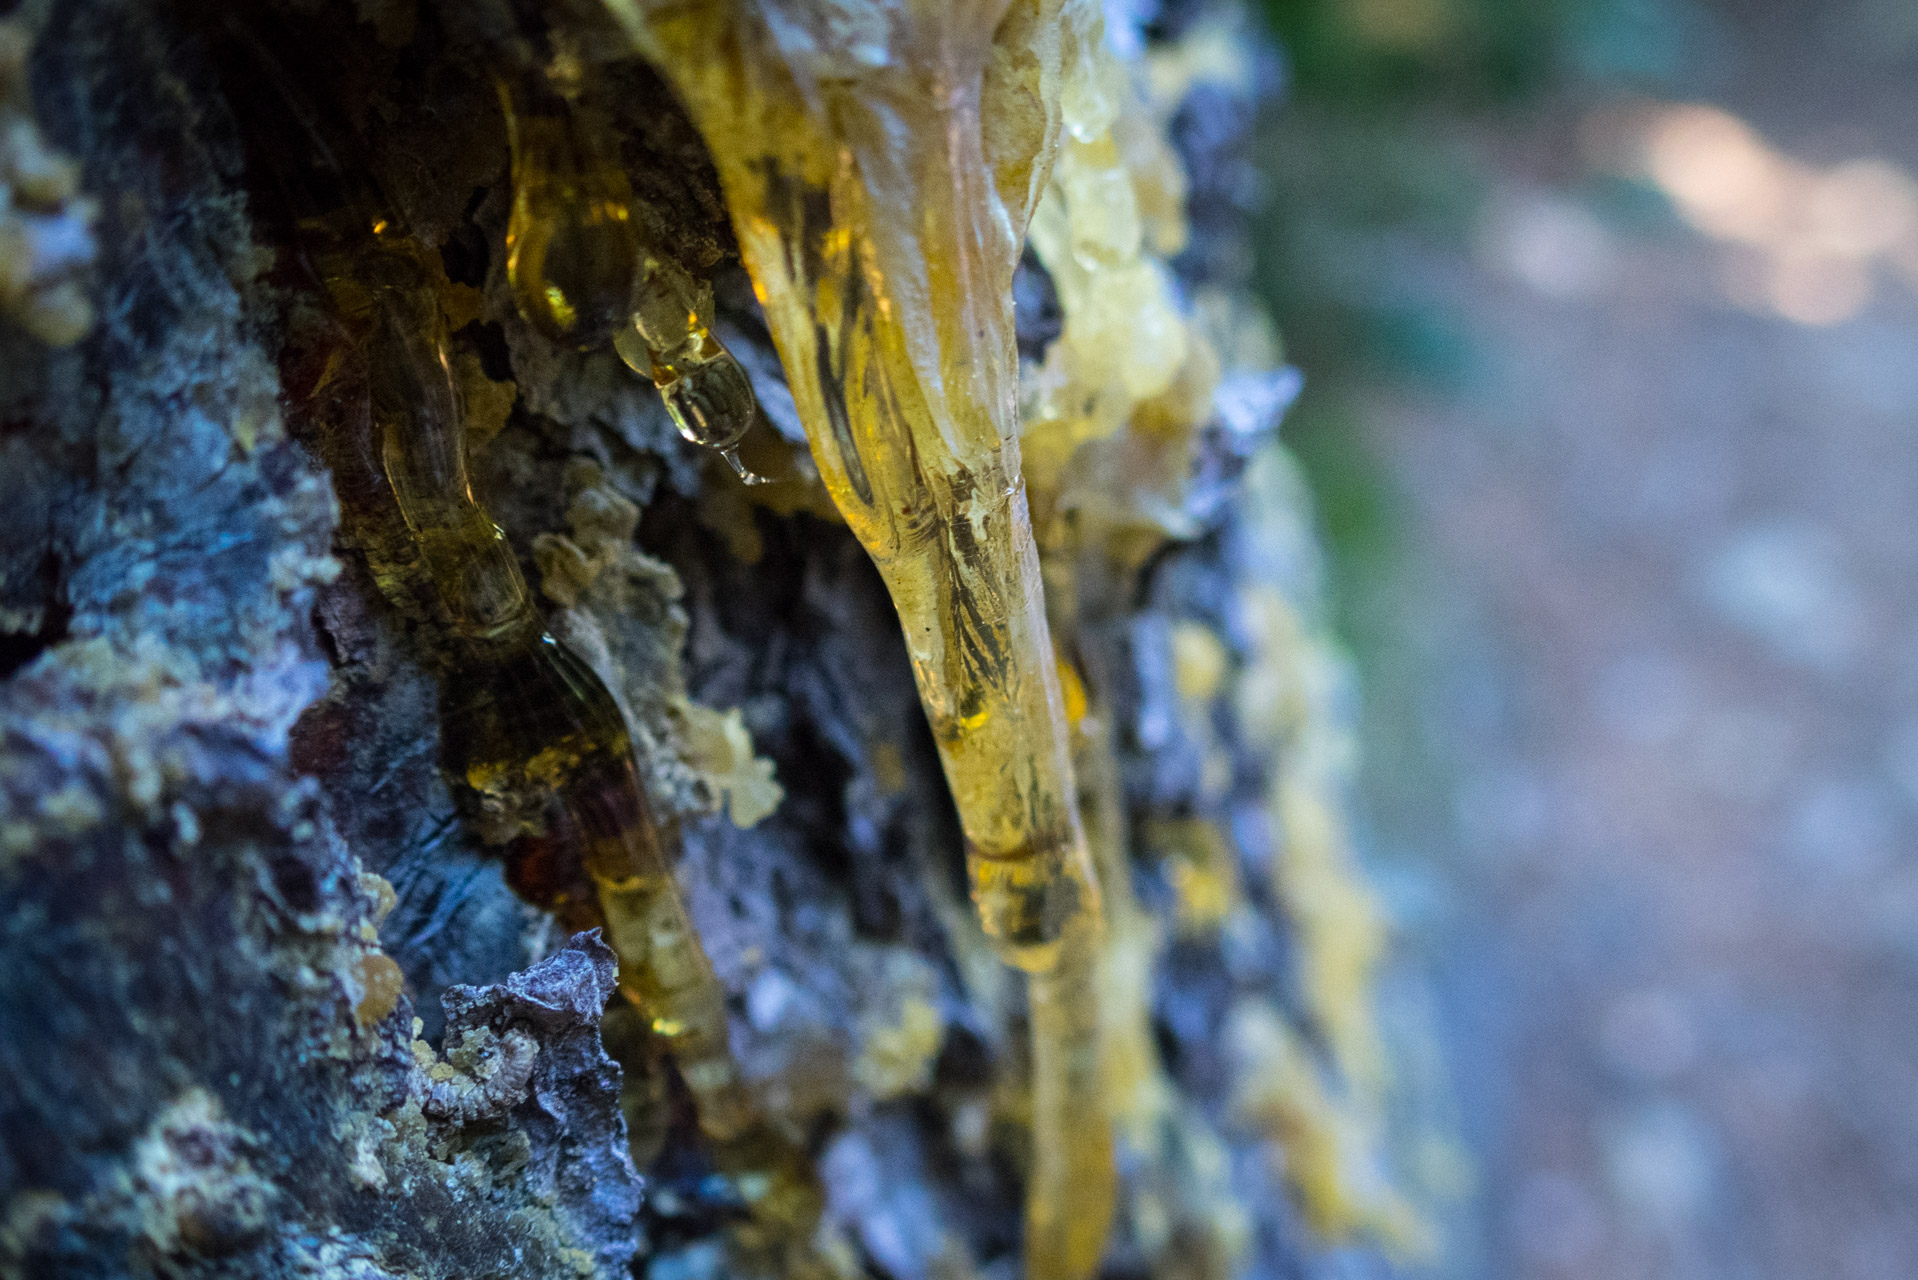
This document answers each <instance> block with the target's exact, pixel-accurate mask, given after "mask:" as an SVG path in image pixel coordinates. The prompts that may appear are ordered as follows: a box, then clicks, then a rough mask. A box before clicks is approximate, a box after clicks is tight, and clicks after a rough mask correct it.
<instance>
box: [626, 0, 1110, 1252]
mask: <svg viewBox="0 0 1918 1280" xmlns="http://www.w3.org/2000/svg"><path fill="white" fill-rule="evenodd" d="M613 8H614V11H615V12H616V13H617V14H618V15H619V16H620V17H621V19H622V20H623V21H625V22H626V24H627V25H628V27H629V29H630V30H631V32H632V34H633V35H634V37H635V39H636V41H637V42H638V43H639V45H640V47H641V48H642V49H643V50H644V51H645V52H647V53H648V55H649V56H650V57H651V58H652V60H653V62H654V63H655V64H656V65H657V66H659V67H660V68H661V69H662V70H663V71H664V72H665V73H666V74H667V75H668V76H669V77H670V78H671V79H672V81H673V83H674V84H675V86H676V87H677V88H678V90H679V92H680V94H681V96H682V97H683V98H684V99H685V101H686V104H687V106H688V108H689V109H690V111H691V113H692V115H693V118H694V121H695V123H696V124H697V125H698V126H699V128H700V131H701V132H702V134H703V135H704V136H705V139H706V142H707V145H708V146H709V148H710V149H711V150H712V152H713V156H714V159H715V161H716V163H717V165H718V168H719V173H720V179H721V183H722V185H723V186H724V188H725V194H726V200H727V204H728V207H729V210H730V212H731V214H732V220H733V226H734V230H735V231H736V233H737V234H738V237H739V242H740V248H741V252H742V254H743V255H744V257H745V260H746V265H747V267H748V269H749V270H750V271H751V272H752V276H753V281H754V284H755V287H756V289H757V291H758V294H759V298H760V301H761V303H762V305H763V306H764V307H765V311H766V317H767V322H768V324H769V326H770V327H771V329H772V333H773V339H774V341H775V343H776V344H777V345H778V347H779V353H780V357H781V360H782V362H783V364H784V366H785V369H786V374H787V378H788V381H789V382H790V383H791V386H792V390H793V397H794V399H795V401H796V402H797V404H798V406H799V412H800V417H801V420H802V421H803V422H804V424H805V427H806V432H807V436H808V438H809V440H810V441H811V444H812V451H813V458H814V460H815V462H816V463H817V465H818V467H819V471H820V474H821V476H822V477H823V478H824V480H825V482H826V486H827V488H828V489H829V490H830V492H831V493H832V496H833V500H834V502H835V504H836V505H837V506H838V508H839V510H840V512H841V514H842V515H844V517H845V519H846V522H847V524H848V525H849V526H851V528H852V529H853V531H854V533H855V534H856V535H857V536H858V537H859V540H860V542H861V543H862V544H863V545H864V546H865V548H866V550H867V552H868V553H869V554H870V555H871V556H872V558H873V561H874V562H875V564H877V566H878V568H879V572H880V574H881V575H882V577H883V578H884V579H885V582H886V586H887V589H888V590H889V591H890V593H891V595H892V600H893V604H894V606H895V608H896V609H897V610H898V613H899V619H900V623H901V625H902V627H903V629H904V632H905V638H906V645H907V649H908V651H909V652H910V654H911V657H912V664H913V673H914V676H915V678H916V680H917V683H918V687H919V695H920V700H921V702H922V703H923V705H924V707H925V711H926V716H927V718H928V720H929V721H930V722H931V725H932V729H933V735H934V738H935V740H936V742H937V744H938V747H939V752H940V756H941V759H942V761H943V763H944V766H945V772H946V778H947V781H948V784H949V785H950V786H951V788H952V794H953V799H954V801H955V802H956V805H957V808H958V811H959V819H960V823H961V825H962V827H963V829H964V832H965V837H966V860H967V867H968V871H969V875H970V878H971V883H972V895H973V900H974V902H975V903H976V905H977V908H978V911H979V916H980V920H981V923H982V924H983V925H984V927H985V930H986V932H987V934H988V935H990V936H991V937H992V938H993V939H994V941H995V943H996V945H997V946H998V948H999V951H1000V954H1001V955H1002V956H1003V958H1004V959H1005V960H1006V961H1007V962H1008V963H1011V964H1013V965H1016V966H1018V967H1019V968H1022V969H1025V970H1027V971H1028V972H1029V973H1031V974H1032V975H1033V980H1032V982H1031V984H1030V988H1029V990H1030V1007H1031V1023H1032V1035H1033V1055H1032V1061H1033V1126H1032V1127H1033V1135H1032V1139H1033V1160H1032V1165H1031V1177H1030V1182H1029V1186H1028V1191H1027V1212H1026V1221H1027V1240H1026V1261H1027V1274H1028V1276H1030V1277H1032V1280H1055V1278H1056V1280H1072V1278H1076V1277H1081V1276H1085V1275H1089V1274H1090V1273H1091V1272H1092V1270H1093V1269H1094V1268H1095V1267H1096V1266H1097V1264H1098V1260H1099V1254H1100V1252H1101V1249H1102V1248H1103V1245H1104V1241H1105V1236H1106V1232H1107V1229H1108V1226H1109V1222H1110V1218H1111V1212H1112V1189H1113V1176H1112V1172H1111V1162H1112V1145H1111V1136H1110V1127H1109V1122H1108V1120H1107V1112H1106V1100H1105V1094H1104V1090H1103V1085H1102V1081H1101V1080H1100V1073H1099V1068H1098V1062H1099V1052H1100V1040H1099V1031H1098V1028H1099V1014H1098V1004H1097V999H1096V982H1095V976H1094V975H1095V972H1096V970H1095V964H1096V957H1097V953H1098V949H1099V945H1100V944H1099V941H1098V937H1099V932H1100V928H1101V925H1100V908H1099V898H1098V887H1097V884H1098V882H1097V879H1096V877H1095V875H1094V872H1093V869H1092V863H1091V860H1090V857H1089V855H1088V850H1087V847H1086V840H1085V834H1084V830H1083V827H1082V824H1081V822H1080V818H1079V812H1078V802H1077V794H1076V790H1075V786H1074V783H1073V775H1072V761H1071V755H1070V750H1071V749H1070V742H1069V738H1068V730H1067V724H1066V715H1065V710H1064V705H1063V701H1062V697H1061V691H1060V687H1059V680H1058V676H1057V673H1056V668H1055V665H1054V657H1053V650H1052V641H1051V637H1050V634H1049V632H1048V629H1047V624H1046V615H1045V601H1044V593H1043V590H1042V587H1041V582H1040V576H1039V565H1038V557H1037V552H1036V548H1035V546H1034V543H1033V538H1032V530H1031V527H1030V523H1029V518H1028V514H1027V508H1026V496H1025V487H1024V481H1023V479H1022V476H1021V472H1020V464H1019V447H1018V434H1017V418H1016V412H1015V392H1016V381H1017V361H1016V358H1015V355H1014V349H1013V334H1012V301H1011V283H1012V272H1013V268H1014V266H1015V264H1016V263H1017V260H1018V255H1019V246H1020V240H1021V238H1022V236H1023V234H1024V229H1025V222H1026V219H1027V217H1028V216H1029V214H1030V212H1031V208H1032V204H1033V201H1034V200H1035V199H1036V197H1037V193H1038V191H1039V189H1040V187H1041V186H1042V185H1043V182H1044V172H1045V168H1046V163H1047V160H1048V157H1049V154H1050V147H1051V145H1052V142H1053V140H1054V137H1055V135H1056V130H1057V117H1058V112H1057V108H1056V105H1055V97H1056V93H1057V89H1058V79H1059V66H1060V61H1061V59H1062V57H1063V56H1064V52H1065V46H1066V44H1067V37H1068V35H1069V31H1068V28H1067V24H1065V23H1063V22H1061V20H1060V12H1061V6H1060V5H1059V4H1058V3H1057V0H1034V2H1023V0H1022V2H1021V3H1015V4H1012V5H1007V4H1005V3H1002V2H1001V3H990V2H988V3H977V2H964V0H961V2H959V3H953V4H941V5H934V4H922V5H909V6H898V7H894V6H884V5H879V4H849V5H844V6H839V7H836V8H833V9H830V10H827V9H823V8H818V7H813V6H808V5H802V4H797V3H784V4H781V3H775V4H765V5H754V4H747V3H720V2H713V3H691V4H684V3H648V2H647V0H614V3H613Z"/></svg>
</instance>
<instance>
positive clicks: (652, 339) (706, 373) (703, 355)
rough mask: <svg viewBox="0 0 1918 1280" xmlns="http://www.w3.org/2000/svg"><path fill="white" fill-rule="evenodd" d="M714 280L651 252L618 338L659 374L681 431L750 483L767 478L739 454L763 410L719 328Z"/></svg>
mask: <svg viewBox="0 0 1918 1280" xmlns="http://www.w3.org/2000/svg"><path fill="white" fill-rule="evenodd" d="M712 314H713V290H712V286H711V285H710V284H708V283H706V282H705V281H704V280H700V279H697V278H696V277H694V276H693V275H691V274H690V273H689V272H687V271H686V270H685V268H683V267H681V266H680V265H679V264H678V263H676V262H674V261H672V260H671V259H669V258H667V257H665V256H663V255H661V254H654V253H649V254H647V255H646V256H645V261H644V269H643V270H642V272H641V273H640V285H639V291H638V293H637V294H636V295H635V297H634V305H633V316H632V323H631V324H629V325H627V326H626V327H625V328H623V329H621V330H620V331H619V333H618V335H617V336H616V337H615V338H614V339H613V347H614V349H615V350H617V351H618V352H619V358H620V359H622V360H624V361H625V362H626V364H627V367H629V368H630V369H632V371H633V372H634V373H637V374H640V375H642V376H643V377H648V378H651V379H652V380H653V385H654V386H656V387H658V388H659V394H660V397H661V398H662V399H663V400H665V402H666V412H667V413H669V414H671V415H672V419H673V425H674V426H675V427H677V428H679V434H680V435H682V436H684V437H685V438H686V439H688V440H690V441H691V442H692V443H694V444H697V445H704V446H705V447H706V448H708V449H712V450H715V451H716V452H717V453H718V454H719V456H720V457H722V458H724V459H725V460H726V461H727V463H728V464H729V465H730V466H731V467H732V469H733V471H734V473H735V474H736V475H738V476H739V478H740V479H741V480H743V481H745V482H746V483H747V484H765V483H766V479H765V477H764V476H757V475H754V474H753V473H752V472H751V471H748V470H747V469H746V464H745V463H743V462H741V461H740V460H739V444H740V441H742V440H744V439H745V438H746V432H747V430H748V429H750V428H751V426H752V425H753V419H754V418H755V417H757V416H758V412H759V402H758V401H757V400H756V399H755V398H754V396H753V385H752V383H751V382H750V381H748V380H747V377H746V370H745V369H744V368H743V367H742V366H741V365H740V363H739V361H738V360H736V359H735V358H734V357H733V353H732V352H730V351H728V350H726V347H725V344H724V343H722V342H720V340H719V338H718V337H717V336H716V335H715V334H714V333H713V331H712V326H711V318H712Z"/></svg>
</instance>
